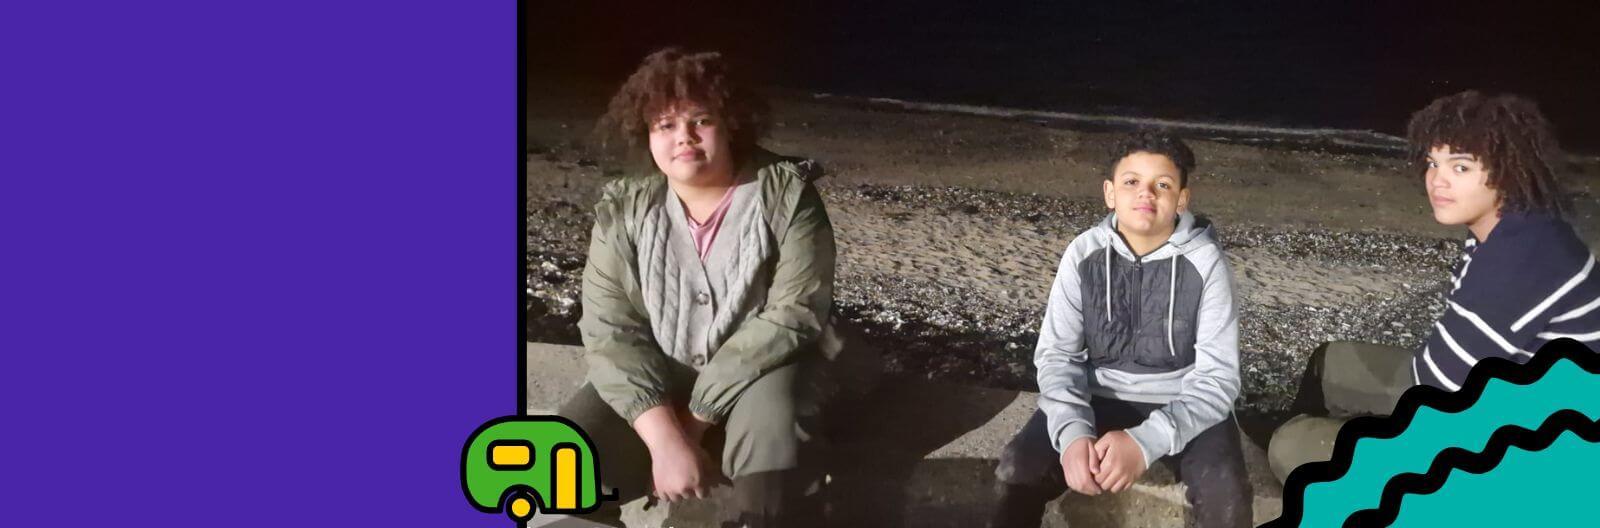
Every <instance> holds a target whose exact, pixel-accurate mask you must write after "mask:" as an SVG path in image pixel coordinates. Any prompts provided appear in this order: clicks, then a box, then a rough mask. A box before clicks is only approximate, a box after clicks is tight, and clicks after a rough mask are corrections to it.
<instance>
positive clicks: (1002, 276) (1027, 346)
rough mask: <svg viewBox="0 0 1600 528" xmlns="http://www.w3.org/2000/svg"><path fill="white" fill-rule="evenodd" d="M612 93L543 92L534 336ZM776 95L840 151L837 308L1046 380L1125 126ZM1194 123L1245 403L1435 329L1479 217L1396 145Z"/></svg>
mask: <svg viewBox="0 0 1600 528" xmlns="http://www.w3.org/2000/svg"><path fill="white" fill-rule="evenodd" d="M536 84H539V83H535V82H531V81H530V85H536ZM556 84H561V86H556ZM608 94H609V88H608V87H604V86H587V85H582V84H574V83H551V84H549V85H542V86H534V87H533V90H532V93H531V94H530V96H529V98H528V115H527V140H528V143H527V149H528V165H527V199H528V202H527V212H528V249H529V255H528V266H529V275H528V278H529V280H528V288H529V291H530V293H531V294H532V299H533V302H532V306H531V307H530V309H529V318H528V335H529V339H530V340H535V341H546V342H557V343H570V344H576V343H577V342H578V340H577V335H576V331H575V329H573V328H572V323H573V322H574V321H576V314H577V310H578V306H577V302H576V301H577V293H578V283H579V276H580V274H581V272H582V267H583V258H584V251H585V248H586V247H587V243H588V235H589V228H590V223H591V221H592V217H591V213H590V208H591V206H592V204H593V203H594V200H595V197H596V196H597V194H596V193H597V189H598V188H599V185H601V184H603V183H604V182H605V181H606V179H607V178H608V177H609V176H610V175H613V174H616V172H617V170H616V169H614V168H612V167H609V166H607V165H605V164H603V163H602V160H601V159H600V158H598V157H597V156H596V154H595V153H594V152H593V151H592V150H591V149H590V148H588V147H587V146H586V144H585V142H584V140H585V139H586V137H587V134H588V132H589V131H590V129H591V127H592V126H593V122H594V119H595V117H597V116H598V115H599V114H600V113H601V111H602V110H603V107H604V103H605V98H606V97H607V96H608ZM773 104H774V109H775V117H776V122H775V126H774V127H773V130H772V133H771V134H770V137H769V139H768V140H767V141H765V142H764V143H763V144H764V145H765V146H767V148H769V149H771V150H773V151H775V152H779V153H782V154H788V155H798V156H806V157H810V158H813V159H815V160H817V161H819V162H820V163H821V164H822V165H823V166H824V167H825V168H826V169H827V172H828V174H829V175H828V176H827V177H826V178H824V179H822V180H820V181H819V182H818V187H819V189H820V190H821V192H822V194H823V197H824V199H825V200H826V201H827V204H828V210H829V215H830V217H831V219H832V221H833V224H834V229H835V236H836V238H837V241H838V245H839V259H838V263H837V272H838V278H837V283H836V292H837V293H836V302H835V311H836V313H837V314H838V315H839V316H841V317H842V318H843V319H844V320H847V321H849V324H851V325H852V326H854V327H856V328H857V329H858V330H859V331H860V332H863V333H865V334H867V335H869V336H871V339H870V341H872V342H873V343H874V344H875V345H877V346H880V347H882V348H883V349H884V351H885V354H886V361H887V369H888V371H889V372H895V373H902V374H913V375H919V376H927V377H928V378H930V379H939V380H947V381H958V382H963V383H970V384H976V385H985V386H994V387H1003V388H1020V389H1032V388H1034V382H1033V373H1032V367H1031V364H1030V360H1029V358H1030V357H1031V354H1032V348H1033V345H1034V341H1035V340H1036V338H1037V335H1036V333H1037V330H1038V325H1039V317H1040V316H1041V314H1042V313H1043V310H1044V302H1045V295H1046V292H1047V289H1048V287H1049V285H1050V282H1051V280H1052V278H1053V276H1054V273H1055V268H1056V266H1057V264H1058V263H1059V260H1060V257H1061V252H1062V250H1063V249H1065V248H1066V246H1067V244H1068V243H1069V242H1070V241H1071V240H1072V238H1073V236H1075V235H1076V234H1077V233H1078V232H1080V231H1082V230H1083V229H1085V228H1087V227H1089V226H1090V225H1092V224H1093V223H1095V222H1098V221H1099V220H1100V219H1101V217H1103V216H1104V214H1105V212H1106V211H1105V207H1104V204H1103V202H1102V201H1101V197H1100V182H1101V180H1102V179H1103V178H1104V173H1105V171H1106V170H1108V165H1109V163H1110V160H1109V159H1108V155H1107V154H1106V150H1107V148H1108V146H1109V145H1110V142H1111V141H1113V140H1114V139H1115V138H1116V137H1117V133H1116V132H1107V131H1090V130H1082V129H1076V130H1075V129H1073V128H1070V127H1062V126H1059V125H1041V124H1039V123H1034V122H1028V121H1025V120H1013V119H1001V118H993V117H976V116H969V115H952V114H940V113H928V112H908V111H903V110H902V111H893V110H885V109H881V108H873V107H865V106H862V105H851V104H841V103H839V102H835V101H829V100H828V99H827V98H817V97H814V96H811V95H810V94H784V95H782V96H780V97H777V98H775V100H774V101H773ZM1404 118H1405V116H1395V119H1396V120H1403V119H1404ZM1186 139H1188V141H1189V142H1190V145H1191V146H1192V147H1193V149H1194V150H1195V152H1196V155H1197V158H1198V165H1199V166H1198V168H1197V171H1196V173H1195V174H1194V175H1193V176H1192V177H1191V185H1192V187H1193V193H1194V194H1193V201H1192V203H1191V205H1192V209H1193V210H1195V211H1196V212H1197V213H1199V214H1202V215H1205V216H1207V217H1209V218H1211V219H1212V220H1213V221H1214V222H1215V223H1216V224H1217V226H1218V231H1219V234H1220V237H1221V242H1222V244H1223V246H1224V247H1225V248H1226V249H1227V252H1228V256H1229V262H1230V263H1231V264H1232V266H1233V271H1234V279H1235V287H1236V295H1237V298H1238V299H1239V300H1240V302H1239V306H1240V330H1241V334H1240V349H1241V356H1242V368H1243V371H1244V372H1243V375H1244V390H1243V398H1242V400H1241V402H1240V406H1241V408H1242V409H1243V410H1246V411H1250V412H1262V413H1271V412H1274V411H1279V410H1281V409H1283V408H1284V407H1285V406H1286V405H1287V403H1288V401H1289V398H1290V396H1291V395H1292V394H1293V391H1294V389H1295V388H1296V385H1297V383H1298V381H1299V375H1300V369H1301V365H1302V364H1303V362H1304V361H1305V358H1306V356H1307V355H1308V354H1309V353H1310V352H1311V350H1312V349H1313V348H1315V347H1316V345H1317V344H1319V343H1322V342H1325V341H1331V340H1360V341H1370V342H1377V343H1385V344H1390V345H1396V346H1404V347H1411V346H1414V345H1418V344H1419V343H1420V342H1421V341H1422V340H1423V339H1424V338H1425V337H1426V336H1427V333H1428V330H1429V327H1430V325H1431V324H1432V321H1433V319H1434V318H1435V317H1436V315H1437V314H1438V313H1439V311H1440V310H1441V308H1442V295H1443V293H1444V290H1443V288H1444V285H1445V284H1446V279H1447V275H1448V267H1449V265H1450V263H1451V262H1452V261H1453V259H1454V258H1456V255H1457V252H1458V249H1457V248H1458V245H1459V243H1460V240H1461V239H1462V238H1463V237H1465V236H1466V231H1465V230H1464V229H1460V228H1447V227H1442V226H1439V225H1437V224H1436V223H1435V222H1434V221H1433V218H1432V215H1431V213H1430V210H1429V208H1428V205H1427V203H1426V200H1425V198H1424V196H1423V191H1422V186H1421V182H1420V179H1419V177H1417V176H1416V175H1415V174H1414V173H1413V172H1412V171H1411V170H1410V169H1409V168H1407V166H1406V164H1405V162H1404V160H1402V159H1401V158H1400V157H1399V156H1398V155H1394V154H1387V153H1363V152H1351V151H1345V152H1339V151H1331V150H1322V149H1315V148H1304V147H1298V148H1283V147H1262V146H1254V145H1248V144H1241V143H1239V142H1238V141H1237V139H1236V138H1235V139H1230V140H1229V141H1227V142H1224V141H1214V140H1211V139H1209V138H1205V137H1191V138H1186ZM1565 176H1566V177H1567V182H1568V187H1569V191H1571V192H1572V193H1573V195H1574V202H1576V203H1577V209H1576V211H1575V212H1574V214H1572V215H1571V217H1570V218H1569V220H1570V221H1571V222H1572V223H1573V224H1574V225H1575V226H1576V227H1577V228H1578V230H1579V233H1580V235H1581V236H1583V237H1584V239H1585V240H1586V241H1588V242H1589V244H1590V245H1591V247H1596V246H1597V245H1600V244H1597V243H1600V237H1597V236H1596V235H1597V234H1600V218H1597V216H1600V215H1597V213H1600V206H1597V204H1596V200H1595V196H1596V194H1595V193H1596V191H1597V190H1600V163H1596V162H1595V161H1594V160H1593V158H1584V159H1577V160H1575V161H1574V162H1573V163H1572V164H1571V166H1570V167H1569V171H1568V172H1567V173H1566V174H1565Z"/></svg>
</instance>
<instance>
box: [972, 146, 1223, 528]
mask: <svg viewBox="0 0 1600 528" xmlns="http://www.w3.org/2000/svg"><path fill="white" fill-rule="evenodd" d="M1113 156H1114V157H1113V159H1112V162H1113V164H1114V167H1113V170H1112V172H1111V173H1110V174H1109V175H1108V177H1107V180H1106V181H1105V183H1104V186H1103V187H1104V192H1105V200H1106V207H1107V208H1108V209H1111V210H1112V211H1113V212H1112V214H1110V215H1109V216H1107V217H1106V218H1105V220H1104V221H1102V222H1101V223H1100V224H1099V225H1097V226H1095V227H1092V228H1090V229H1089V230H1088V231H1085V232H1083V233H1082V234H1080V235H1078V237H1077V238H1076V239H1074V240H1073V241H1072V243H1071V244H1070V245H1068V246H1067V250H1066V253H1065V254H1064V255H1063V256H1062V259H1061V266H1060V269H1059V270H1058V271H1057V273H1056V279H1055V283H1054V284H1053V285H1052V286H1051V289H1050V301H1049V305H1048V307H1047V308H1046V309H1045V316H1044V323H1043V325H1042V326H1041V328H1040V330H1039V344H1038V347H1037V348H1036V349H1035V352H1034V364H1035V365H1036V366H1037V367H1038V376H1039V378H1038V379H1039V411H1038V412H1036V413H1034V416H1033V418H1032V419H1031V420H1029V421H1028V423H1027V424H1026V425H1024V426H1023V428H1022V430H1021V431H1019V432H1018V433H1017V435H1016V436H1015V437H1014V438H1013V439H1012V440H1011V442H1010V443H1009V444H1007V445H1006V447H1005V451H1004V453H1002V455H1001V458H1000V464H999V467H998V468H997V469H996V471H995V473H996V477H997V480H998V485H999V486H998V487H999V493H1000V498H999V501H997V502H998V505H997V509H996V511H995V512H994V516H993V518H992V519H991V521H990V526H993V527H996V528H1009V527H1020V526H1027V527H1036V526H1039V521H1040V516H1041V515H1042V513H1043V511H1044V507H1045V505H1046V504H1047V503H1049V502H1050V501H1051V500H1054V499H1055V498H1056V497H1059V496H1060V495H1061V493H1062V492H1064V491H1066V490H1067V489H1071V490H1073V491H1076V492H1078V493H1082V494H1085V495H1098V494H1100V493H1103V492H1109V493H1117V492H1120V491H1123V490H1125V489H1127V488H1128V487H1129V486H1131V485H1132V484H1133V483H1134V482H1135V481H1137V480H1138V478H1139V476H1140V475H1142V474H1143V473H1144V471H1145V469H1146V468H1148V467H1149V465H1150V464H1151V463H1152V462H1155V461H1156V460H1163V459H1165V460H1168V461H1169V463H1171V462H1176V468H1175V469H1176V472H1177V474H1178V476H1179V478H1180V479H1182V480H1183V482H1184V483H1185V484H1187V485H1188V499H1189V502H1190V504H1192V505H1193V507H1194V516H1195V518H1196V520H1197V521H1198V523H1197V524H1198V525H1199V526H1202V527H1221V526H1249V525H1250V522H1251V511H1250V510H1251V508H1250V506H1251V491H1250V484H1249V480H1248V479H1247V477H1246V473H1245V468H1244V460H1243V457H1242V454H1241V451H1240V444H1239V429H1238V427H1237V425H1235V423H1234V419H1233V401H1234V398H1235V397H1237V396H1238V394H1239V349H1238V330H1239V325H1238V316H1237V311H1236V309H1235V308H1234V303H1233V278H1232V270H1231V268H1229V266H1228V260H1227V257H1226V256H1225V255H1224V254H1223V252H1222V248H1221V247H1220V246H1219V245H1218V244H1217V243H1216V241H1215V239H1214V234H1213V230H1212V226H1211V223H1210V222H1209V221H1207V220H1205V219H1202V218H1196V217H1195V216H1194V215H1192V214H1190V213H1189V212H1188V211H1187V208H1188V202H1189V192H1190V191H1189V188H1188V176H1189V172H1190V171H1191V170H1193V168H1194V154H1193V152H1191V151H1190V150H1189V147H1188V146H1187V145H1184V143H1183V142H1182V141H1181V140H1179V139H1178V138H1176V137H1174V136H1170V135H1165V134H1155V133H1138V134H1134V135H1132V136H1130V137H1129V138H1127V139H1126V140H1124V141H1123V142H1121V144H1119V145H1118V147H1117V149H1116V150H1115V151H1114V153H1113Z"/></svg>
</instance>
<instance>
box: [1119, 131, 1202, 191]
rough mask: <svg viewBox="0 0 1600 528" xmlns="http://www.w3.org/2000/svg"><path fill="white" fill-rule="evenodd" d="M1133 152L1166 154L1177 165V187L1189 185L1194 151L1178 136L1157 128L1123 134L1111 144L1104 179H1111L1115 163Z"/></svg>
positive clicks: (1192, 169)
mask: <svg viewBox="0 0 1600 528" xmlns="http://www.w3.org/2000/svg"><path fill="white" fill-rule="evenodd" d="M1135 152H1149V153H1151V154H1160V155H1162V156H1166V157H1167V159H1168V160H1171V161H1172V164H1173V165H1176V166H1177V167H1178V188H1180V189H1182V188H1184V187H1188V186H1189V173H1190V172H1193V171H1194V151H1192V150H1189V145H1188V144H1186V143H1184V142H1183V139H1180V138H1179V137H1178V136H1175V135H1172V134H1170V133H1167V132H1162V131H1159V130H1136V131H1134V132H1131V133H1129V134H1128V135H1126V136H1123V137H1122V139H1120V140H1117V142H1116V143H1115V144H1113V145H1112V146H1111V151H1110V154H1111V165H1110V168H1108V169H1106V179H1108V180H1109V179H1111V178H1112V177H1113V176H1115V175H1114V174H1111V172H1112V171H1114V170H1116V168H1117V164H1118V163H1121V162H1122V158H1126V157H1128V156H1129V155H1131V154H1133V153H1135Z"/></svg>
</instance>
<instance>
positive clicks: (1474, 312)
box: [1411, 213, 1600, 391]
mask: <svg viewBox="0 0 1600 528" xmlns="http://www.w3.org/2000/svg"><path fill="white" fill-rule="evenodd" d="M1594 268H1595V258H1594V255H1592V254H1591V253H1590V252H1589V248H1588V247H1587V246H1585V245H1584V244H1583V240H1581V239H1579V238H1578V235H1577V233H1574V232H1573V230H1572V226H1571V225H1568V224H1567V223H1566V222H1563V221H1561V220H1560V219H1557V218H1555V217H1552V216H1549V215H1545V214H1540V213H1506V214H1504V215H1503V216H1502V217H1501V218H1500V223H1498V224H1496V225H1495V227H1494V230H1493V231H1492V232H1491V233H1490V235H1489V239H1488V241H1487V242H1482V243H1479V242H1478V241H1477V240H1475V239H1473V238H1468V239H1467V241H1466V243H1465V246H1464V248H1463V251H1462V255H1461V262H1459V263H1457V264H1456V267H1455V272H1454V279H1455V280H1454V281H1453V283H1452V284H1451V287H1450V294H1449V295H1448V296H1447V297H1446V298H1445V304H1446V308H1445V311H1444V315H1443V316H1440V317H1439V321H1438V322H1435V323H1434V325H1433V333H1432V335H1430V336H1428V341H1427V342H1426V344H1425V345H1424V346H1423V347H1422V349H1421V350H1418V351H1417V353H1416V356H1415V357H1413V358H1412V360H1411V366H1412V371H1413V372H1414V373H1415V376H1416V382H1417V383H1418V384H1424V383H1425V384H1428V385H1432V386H1435V387H1440V388H1443V389H1447V390H1451V391H1454V390H1457V389H1459V388H1461V383H1462V382H1464V381H1465V380H1466V379H1467V372H1468V371H1469V370H1471V369H1472V366H1473V365H1476V364H1477V363H1478V361H1479V360H1482V359H1483V358H1488V357H1503V358H1508V359H1511V360H1512V361H1516V362H1518V363H1523V362H1526V361H1527V360H1528V358H1530V357H1533V353H1535V352H1538V351H1539V347H1541V346H1543V345H1544V344H1545V342H1547V341H1550V340H1554V339H1559V338H1563V337H1566V338H1572V339H1576V340H1578V341H1582V342H1583V344H1585V345H1588V347H1589V348H1590V349H1595V350H1600V270H1595V269H1594Z"/></svg>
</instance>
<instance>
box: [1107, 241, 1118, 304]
mask: <svg viewBox="0 0 1600 528" xmlns="http://www.w3.org/2000/svg"><path fill="white" fill-rule="evenodd" d="M1115 243H1116V242H1114V241H1113V242H1109V243H1107V244H1106V322H1111V282H1112V281H1111V252H1112V251H1114V250H1113V249H1111V244H1115Z"/></svg>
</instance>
